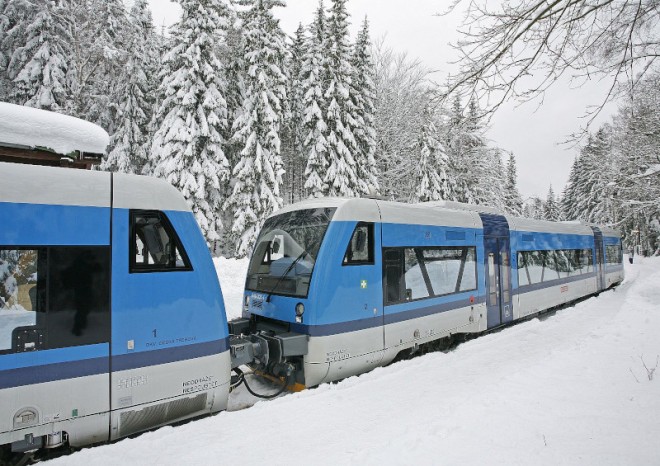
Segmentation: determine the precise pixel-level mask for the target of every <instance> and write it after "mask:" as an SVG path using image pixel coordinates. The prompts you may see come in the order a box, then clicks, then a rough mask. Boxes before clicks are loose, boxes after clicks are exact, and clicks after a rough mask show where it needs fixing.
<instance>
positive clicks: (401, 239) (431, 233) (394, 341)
mask: <svg viewBox="0 0 660 466" xmlns="http://www.w3.org/2000/svg"><path fill="white" fill-rule="evenodd" d="M446 223H451V221H450V220H449V221H446ZM480 233H481V230H479V229H477V228H474V227H466V226H464V225H457V226H452V225H450V226H437V225H406V224H399V223H386V224H384V225H383V248H384V251H386V252H385V254H386V255H390V256H392V257H391V258H388V257H386V258H385V261H386V262H385V263H384V264H383V268H384V275H385V276H386V280H387V279H389V280H388V281H387V282H386V283H385V290H384V294H385V299H386V301H388V302H386V304H385V347H386V348H388V350H389V351H388V355H389V356H390V358H393V357H394V356H396V354H397V353H398V352H400V351H402V350H404V349H407V348H411V347H413V346H414V345H419V344H423V343H426V342H429V341H432V340H436V339H439V338H443V337H446V336H448V335H449V334H453V333H470V332H477V331H479V330H485V328H486V308H485V298H484V296H485V289H484V281H483V277H484V262H483V260H482V258H483V254H484V251H483V239H482V238H483V236H482V235H481V234H480ZM465 248H468V250H469V251H470V255H469V256H468V257H466V258H465V260H464V262H462V261H461V257H460V254H461V252H462V251H463V250H464V249H465ZM454 251H456V252H454ZM472 251H474V252H472ZM420 253H421V254H429V255H430V256H431V257H432V256H433V255H435V254H437V255H438V258H439V259H438V261H435V262H431V261H429V262H427V265H426V268H427V269H429V268H430V267H431V266H434V267H433V268H434V269H435V270H433V269H431V270H427V276H428V277H429V280H430V283H429V285H430V286H431V287H432V289H433V292H434V295H435V296H431V295H430V294H429V290H428V287H427V284H426V283H425V282H424V275H423V273H422V271H421V270H420V268H421V264H420V263H419V262H418V261H417V260H416V259H417V254H420ZM451 254H457V256H456V257H452V256H451ZM392 259H393V261H392ZM427 259H428V258H427ZM400 261H403V264H402V265H404V269H403V275H402V276H401V277H400V280H401V281H402V284H401V285H400V286H401V289H402V290H404V291H403V293H404V295H401V291H400V292H399V299H396V294H397V291H396V290H393V289H392V286H393V285H394V283H392V280H396V278H397V274H396V272H393V273H392V275H391V276H390V272H389V270H388V269H389V268H390V267H397V265H396V264H397V263H398V262H400ZM461 269H462V274H461V272H460V271H461ZM459 274H461V284H460V286H459V290H458V291H457V290H456V289H455V288H456V287H455V284H456V281H457V280H458V278H459ZM403 283H405V285H404V284H403ZM394 286H396V285H394ZM404 286H405V288H404ZM405 293H407V295H405ZM388 295H389V296H388ZM393 297H394V299H392V298H393Z"/></svg>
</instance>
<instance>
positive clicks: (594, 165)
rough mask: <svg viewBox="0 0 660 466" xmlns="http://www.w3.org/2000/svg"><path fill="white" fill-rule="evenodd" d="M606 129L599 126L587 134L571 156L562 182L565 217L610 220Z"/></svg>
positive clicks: (610, 165)
mask: <svg viewBox="0 0 660 466" xmlns="http://www.w3.org/2000/svg"><path fill="white" fill-rule="evenodd" d="M609 133H610V131H609V129H608V128H607V127H602V128H600V129H599V130H598V131H597V132H596V134H595V135H590V136H589V139H588V141H587V144H586V145H585V147H583V148H582V150H581V151H580V155H579V156H578V158H577V159H576V160H575V163H574V165H573V167H572V169H571V174H570V177H569V180H568V184H567V186H566V191H565V192H566V198H565V199H564V200H563V201H562V212H564V213H565V214H566V218H568V219H572V220H582V221H586V222H593V223H610V222H611V219H612V213H611V209H610V200H609V199H610V198H611V192H610V182H611V181H612V177H613V173H612V161H611V156H610V154H611V147H610V134H609Z"/></svg>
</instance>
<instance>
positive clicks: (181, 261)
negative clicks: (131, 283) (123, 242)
mask: <svg viewBox="0 0 660 466" xmlns="http://www.w3.org/2000/svg"><path fill="white" fill-rule="evenodd" d="M130 254H131V263H130V271H131V272H165V271H176V270H192V267H191V265H190V261H189V260H188V256H187V255H186V252H185V250H184V249H183V246H182V245H181V241H179V237H178V236H177V234H176V232H175V231H174V228H173V227H172V225H171V224H170V222H169V221H168V220H167V217H166V216H165V214H164V213H162V212H156V211H132V212H131V244H130Z"/></svg>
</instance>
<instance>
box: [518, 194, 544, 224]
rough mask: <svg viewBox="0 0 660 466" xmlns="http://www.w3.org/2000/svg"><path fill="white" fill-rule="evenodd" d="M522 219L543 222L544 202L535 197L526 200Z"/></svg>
mask: <svg viewBox="0 0 660 466" xmlns="http://www.w3.org/2000/svg"><path fill="white" fill-rule="evenodd" d="M523 217H527V218H533V219H536V220H544V219H545V202H543V200H542V199H541V198H539V197H536V196H534V197H532V198H530V199H528V200H527V201H526V202H525V203H524V205H523Z"/></svg>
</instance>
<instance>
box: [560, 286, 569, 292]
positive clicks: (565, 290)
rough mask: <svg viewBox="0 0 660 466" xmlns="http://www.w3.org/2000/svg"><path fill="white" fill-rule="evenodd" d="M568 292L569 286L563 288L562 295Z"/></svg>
mask: <svg viewBox="0 0 660 466" xmlns="http://www.w3.org/2000/svg"><path fill="white" fill-rule="evenodd" d="M567 291H568V285H564V286H562V287H561V293H566V292H567Z"/></svg>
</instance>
